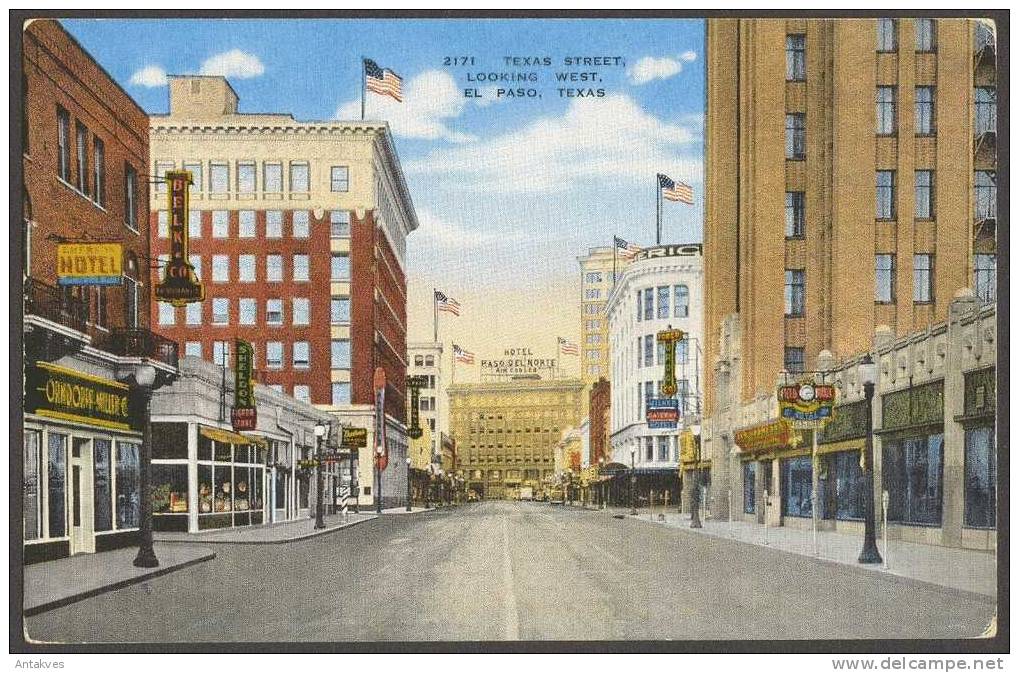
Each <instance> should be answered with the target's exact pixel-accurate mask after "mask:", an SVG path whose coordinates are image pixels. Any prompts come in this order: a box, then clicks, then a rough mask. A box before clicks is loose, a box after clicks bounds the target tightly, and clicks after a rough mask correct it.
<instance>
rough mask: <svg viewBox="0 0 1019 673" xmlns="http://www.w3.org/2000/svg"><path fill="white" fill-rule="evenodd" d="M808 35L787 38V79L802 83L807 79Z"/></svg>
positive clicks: (787, 36) (788, 36)
mask: <svg viewBox="0 0 1019 673" xmlns="http://www.w3.org/2000/svg"><path fill="white" fill-rule="evenodd" d="M806 42H807V36H806V35H786V36H785V78H786V79H787V80H789V81H790V82H802V81H803V80H805V79H806V78H807V61H806Z"/></svg>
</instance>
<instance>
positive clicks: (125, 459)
mask: <svg viewBox="0 0 1019 673" xmlns="http://www.w3.org/2000/svg"><path fill="white" fill-rule="evenodd" d="M116 474H117V528H137V527H138V520H139V518H140V513H141V512H140V508H141V497H140V495H139V493H138V445H137V444H128V443H126V442H117V473H116Z"/></svg>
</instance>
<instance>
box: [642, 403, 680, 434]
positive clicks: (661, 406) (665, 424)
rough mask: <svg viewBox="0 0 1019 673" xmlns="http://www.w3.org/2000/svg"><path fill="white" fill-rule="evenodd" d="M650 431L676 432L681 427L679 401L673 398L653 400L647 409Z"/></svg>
mask: <svg viewBox="0 0 1019 673" xmlns="http://www.w3.org/2000/svg"><path fill="white" fill-rule="evenodd" d="M645 414H646V418H647V427H648V429H649V430H675V429H676V427H677V426H678V425H679V400H677V399H674V398H671V397H658V398H651V399H649V400H648V401H647V408H646V409H645Z"/></svg>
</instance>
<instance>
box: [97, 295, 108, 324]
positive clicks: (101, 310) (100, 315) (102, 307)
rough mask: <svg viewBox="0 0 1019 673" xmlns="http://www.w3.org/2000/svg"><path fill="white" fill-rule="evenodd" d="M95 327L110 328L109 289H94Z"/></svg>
mask: <svg viewBox="0 0 1019 673" xmlns="http://www.w3.org/2000/svg"><path fill="white" fill-rule="evenodd" d="M96 325H98V326H99V327H109V326H110V310H109V288H105V287H103V286H99V287H97V288H96Z"/></svg>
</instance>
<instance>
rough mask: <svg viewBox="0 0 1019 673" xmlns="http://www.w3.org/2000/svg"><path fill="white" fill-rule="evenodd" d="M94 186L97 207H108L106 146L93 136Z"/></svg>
mask: <svg viewBox="0 0 1019 673" xmlns="http://www.w3.org/2000/svg"><path fill="white" fill-rule="evenodd" d="M92 184H93V186H94V187H95V195H94V197H93V198H94V200H95V202H96V205H98V206H105V205H106V146H105V145H104V144H103V141H102V140H100V139H99V138H98V137H97V136H92Z"/></svg>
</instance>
